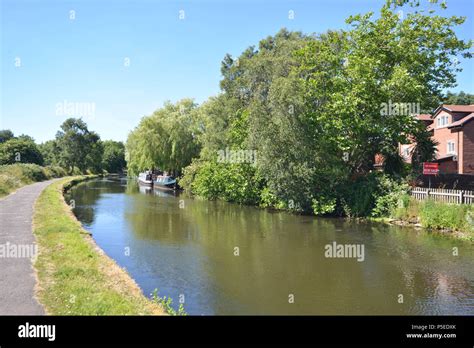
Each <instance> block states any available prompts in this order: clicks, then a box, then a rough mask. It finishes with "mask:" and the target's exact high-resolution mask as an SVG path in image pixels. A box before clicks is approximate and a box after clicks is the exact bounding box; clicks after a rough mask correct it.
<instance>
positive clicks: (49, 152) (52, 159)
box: [38, 140, 61, 166]
mask: <svg viewBox="0 0 474 348" xmlns="http://www.w3.org/2000/svg"><path fill="white" fill-rule="evenodd" d="M38 149H39V150H40V152H41V155H42V156H43V159H44V164H45V165H54V166H57V165H59V164H60V159H59V154H60V152H61V151H60V149H59V147H58V143H57V142H56V140H48V141H46V142H44V143H42V144H39V145H38Z"/></svg>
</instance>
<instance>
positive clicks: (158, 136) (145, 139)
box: [125, 99, 199, 175]
mask: <svg viewBox="0 0 474 348" xmlns="http://www.w3.org/2000/svg"><path fill="white" fill-rule="evenodd" d="M195 108H196V105H195V104H194V102H193V101H192V100H191V99H183V100H181V101H179V102H177V103H176V104H172V103H170V102H166V103H165V105H164V107H163V108H161V109H158V110H156V111H155V112H154V113H153V115H151V116H147V117H144V118H142V120H141V121H140V124H139V125H138V126H137V127H136V128H135V129H134V130H133V131H132V132H130V134H129V136H128V138H127V143H126V145H125V146H126V160H127V166H128V169H129V171H130V174H132V175H137V174H138V173H139V172H141V171H143V170H146V169H152V168H160V169H162V170H166V171H168V172H173V173H174V174H175V175H179V174H180V173H181V171H182V169H183V168H184V167H186V166H187V165H189V164H190V163H191V161H192V159H193V158H194V157H197V156H198V154H199V145H198V143H197V140H196V137H197V133H198V128H197V123H196V122H195V111H194V109H195Z"/></svg>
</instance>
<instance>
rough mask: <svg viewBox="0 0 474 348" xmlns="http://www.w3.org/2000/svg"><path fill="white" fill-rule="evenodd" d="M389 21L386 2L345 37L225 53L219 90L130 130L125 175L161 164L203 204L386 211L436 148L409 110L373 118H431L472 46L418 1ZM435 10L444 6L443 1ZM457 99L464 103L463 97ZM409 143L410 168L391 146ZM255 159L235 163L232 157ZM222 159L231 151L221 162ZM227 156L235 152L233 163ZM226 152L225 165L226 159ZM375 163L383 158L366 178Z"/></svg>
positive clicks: (359, 18)
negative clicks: (403, 107) (385, 109)
mask: <svg viewBox="0 0 474 348" xmlns="http://www.w3.org/2000/svg"><path fill="white" fill-rule="evenodd" d="M403 3H406V4H409V5H411V6H412V7H413V11H411V12H408V13H406V14H405V16H403V18H402V17H401V16H400V15H399V12H398V8H399V5H400V4H399V3H398V2H394V1H387V2H386V4H385V5H384V6H382V8H381V9H380V13H379V14H378V16H376V17H375V16H374V14H373V13H368V14H361V15H355V16H351V17H349V18H348V19H347V21H346V22H347V24H348V26H349V27H350V29H348V30H338V31H332V30H330V31H328V32H326V33H322V34H304V33H301V32H290V31H288V30H286V29H282V30H280V31H279V32H278V33H277V34H276V35H274V36H270V37H267V38H265V39H263V40H261V41H260V42H259V44H258V46H257V47H255V46H250V47H248V48H247V49H246V50H245V51H244V52H243V53H242V54H241V55H240V56H239V57H237V58H234V57H232V56H231V55H229V54H227V55H226V56H225V57H224V59H223V61H222V65H221V73H222V76H223V79H222V80H221V82H220V87H221V93H220V94H219V95H217V96H215V97H211V98H209V99H208V100H207V101H206V102H204V103H203V104H202V105H199V106H198V105H196V104H194V103H193V101H192V100H191V99H184V100H181V101H179V102H177V103H176V104H172V103H170V102H167V103H166V104H165V106H164V107H163V108H161V109H159V110H157V111H156V112H155V113H154V114H153V115H151V116H147V117H144V118H143V119H142V120H141V122H140V123H139V125H138V126H137V127H136V128H135V129H134V130H133V131H132V132H131V133H130V135H129V137H128V139H127V142H126V153H127V154H126V156H127V163H128V168H129V170H130V173H131V174H137V173H138V172H139V171H141V170H144V169H149V168H152V167H159V168H161V169H164V170H168V171H172V172H174V173H177V174H178V175H181V178H180V185H181V186H182V187H183V188H185V189H186V190H187V191H189V192H191V193H193V194H195V195H198V196H201V197H204V198H207V199H223V200H227V201H232V202H237V203H243V204H255V205H260V206H264V207H276V208H282V209H290V210H294V211H299V212H304V213H308V212H309V213H315V214H337V215H349V216H365V215H370V214H372V215H381V214H383V213H384V211H386V210H387V209H388V206H389V205H391V204H396V201H394V198H393V197H392V196H394V195H393V192H396V191H397V190H398V191H400V190H403V187H406V182H407V179H408V178H410V177H411V176H416V175H417V174H418V173H419V172H420V170H421V163H422V162H424V161H429V160H432V159H433V156H434V151H435V145H436V144H434V143H433V141H432V140H431V138H430V134H429V133H428V132H427V130H426V128H425V126H424V125H423V124H422V123H420V122H419V121H418V120H417V119H416V118H415V117H413V115H412V114H409V113H406V114H403V113H402V114H399V113H396V114H390V113H388V114H387V113H382V112H381V105H384V104H385V105H386V104H387V103H392V102H394V103H416V104H417V105H419V106H420V110H433V109H434V108H435V107H436V106H438V105H439V103H440V102H441V101H443V100H444V99H446V100H448V101H452V100H455V96H454V95H453V94H452V93H450V94H448V95H447V96H446V95H445V94H444V93H443V91H444V90H446V89H448V88H452V87H455V85H456V72H457V71H460V70H461V69H460V67H459V66H458V65H456V64H453V63H452V62H453V57H456V56H463V57H466V58H471V53H470V52H469V48H470V47H472V42H465V41H463V40H461V39H459V38H458V37H457V36H456V34H455V32H454V30H453V28H454V27H455V26H458V25H461V24H462V23H463V22H464V21H465V18H464V17H457V16H452V17H443V16H440V15H438V14H436V13H434V10H430V12H429V13H426V12H425V11H424V9H423V8H422V7H421V5H420V4H419V2H416V1H403ZM443 7H444V3H443ZM458 97H459V98H458V99H461V100H467V101H469V100H470V99H469V96H466V94H465V93H463V94H462V95H459V96H458ZM412 141H416V143H417V146H416V147H415V149H414V152H413V165H407V164H405V163H404V161H403V160H402V158H401V157H400V155H399V150H398V147H399V144H406V143H410V142H412ZM249 150H251V151H254V153H255V154H256V156H254V157H255V158H256V159H255V160H254V161H251V163H250V162H249V161H241V160H238V161H235V160H232V158H234V159H235V158H240V159H241V158H242V156H240V157H239V155H238V154H239V151H247V152H248V151H249ZM223 151H226V153H228V152H231V155H230V156H225V157H224V158H226V159H227V160H226V161H222V160H220V158H222V156H220V155H219V154H222V153H223ZM234 154H236V155H235V156H234ZM232 156H234V157H232ZM376 156H381V158H383V159H384V162H383V167H382V168H381V171H375V170H374V161H375V158H376Z"/></svg>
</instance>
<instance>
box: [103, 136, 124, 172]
mask: <svg viewBox="0 0 474 348" xmlns="http://www.w3.org/2000/svg"><path fill="white" fill-rule="evenodd" d="M102 144H103V146H104V155H103V157H102V167H103V168H104V169H105V170H106V171H108V172H109V173H119V172H121V171H122V170H123V169H124V168H125V167H126V165H127V163H126V162H125V146H124V144H123V143H122V142H120V141H113V140H106V141H104V142H103V143H102Z"/></svg>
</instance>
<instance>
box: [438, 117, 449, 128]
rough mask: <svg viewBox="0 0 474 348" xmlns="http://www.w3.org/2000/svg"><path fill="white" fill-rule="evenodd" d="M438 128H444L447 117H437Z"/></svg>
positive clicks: (447, 122) (447, 121)
mask: <svg viewBox="0 0 474 348" xmlns="http://www.w3.org/2000/svg"><path fill="white" fill-rule="evenodd" d="M437 122H438V127H444V126H447V125H448V124H449V116H447V115H445V116H438V121H437Z"/></svg>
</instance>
